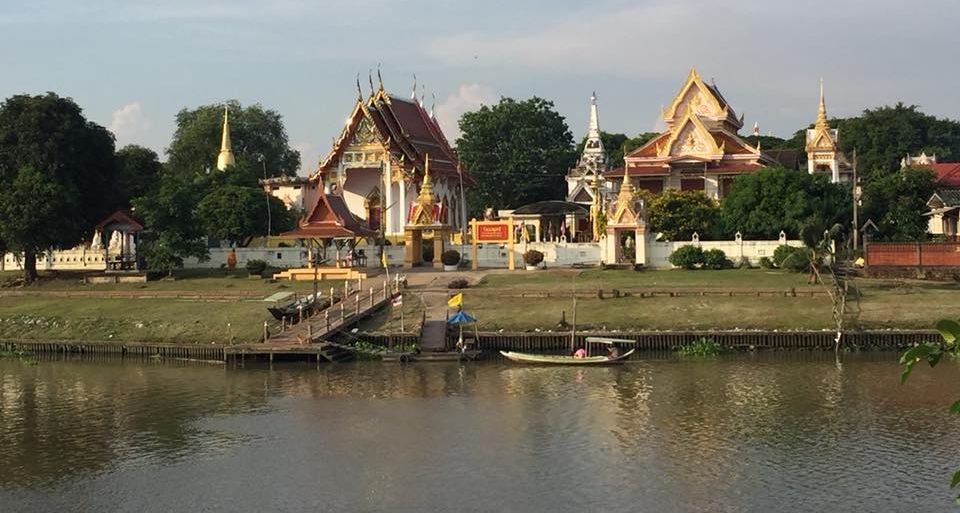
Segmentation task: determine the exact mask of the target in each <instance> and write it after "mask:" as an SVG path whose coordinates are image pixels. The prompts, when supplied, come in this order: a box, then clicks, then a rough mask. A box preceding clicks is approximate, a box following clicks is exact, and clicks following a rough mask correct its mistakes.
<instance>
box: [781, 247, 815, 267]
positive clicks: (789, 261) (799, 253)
mask: <svg viewBox="0 0 960 513" xmlns="http://www.w3.org/2000/svg"><path fill="white" fill-rule="evenodd" d="M781 247H783V246H781ZM794 249H795V250H794V251H793V252H792V253H790V255H789V256H787V258H785V259H784V260H783V262H781V263H780V268H781V269H786V270H788V271H793V272H795V273H802V272H806V271H809V270H810V250H808V249H806V248H794Z"/></svg>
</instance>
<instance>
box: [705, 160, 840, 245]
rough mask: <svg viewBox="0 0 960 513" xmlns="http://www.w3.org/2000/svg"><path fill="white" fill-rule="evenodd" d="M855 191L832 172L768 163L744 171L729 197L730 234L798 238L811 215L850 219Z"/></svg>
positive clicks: (726, 219)
mask: <svg viewBox="0 0 960 513" xmlns="http://www.w3.org/2000/svg"><path fill="white" fill-rule="evenodd" d="M851 208H852V205H851V200H850V193H849V191H847V189H846V187H845V186H843V185H840V184H832V183H830V181H829V179H828V178H827V177H826V176H821V175H810V174H808V173H805V172H803V171H797V170H791V169H785V168H783V167H768V168H763V169H760V170H758V171H756V172H754V173H749V174H744V175H740V176H738V177H737V178H736V179H735V180H734V181H733V185H732V186H731V188H730V192H728V193H727V195H726V196H725V197H724V198H723V203H722V216H723V226H724V231H725V232H726V235H728V236H729V235H732V234H733V233H735V232H738V231H739V232H740V233H741V234H742V235H743V237H744V238H749V239H776V238H777V237H779V235H780V231H781V230H783V231H784V232H786V234H787V236H788V237H791V238H796V237H798V236H799V235H800V231H801V229H802V228H803V227H804V226H806V225H807V224H810V222H811V219H820V220H822V223H823V224H827V225H830V226H832V225H834V224H842V225H844V226H846V225H849V223H850V219H852V217H851Z"/></svg>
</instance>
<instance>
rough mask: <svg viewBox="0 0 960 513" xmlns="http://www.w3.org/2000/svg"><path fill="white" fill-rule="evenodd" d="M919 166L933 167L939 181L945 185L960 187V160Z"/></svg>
mask: <svg viewBox="0 0 960 513" xmlns="http://www.w3.org/2000/svg"><path fill="white" fill-rule="evenodd" d="M918 167H925V168H929V169H932V170H933V173H934V174H935V175H936V178H937V182H939V184H940V185H942V186H944V187H960V162H943V163H938V164H927V165H925V166H918Z"/></svg>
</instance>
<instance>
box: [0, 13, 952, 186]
mask: <svg viewBox="0 0 960 513" xmlns="http://www.w3.org/2000/svg"><path fill="white" fill-rule="evenodd" d="M958 22H960V9H958V8H957V3H956V1H955V0H929V1H914V2H902V1H893V0H870V1H864V0H831V1H821V0H811V1H806V2H796V1H794V2H783V1H779V2H778V1H771V0H738V1H736V2H729V1H728V2H719V1H715V0H634V1H627V0H594V1H591V2H582V1H574V0H523V1H518V0H513V1H506V0H484V1H482V2H477V1H473V0H466V1H457V0H407V1H400V0H363V1H330V0H270V1H254V0H86V1H82V2H81V1H77V0H3V2H2V3H0V98H6V97H9V96H11V95H14V94H21V93H30V94H40V93H43V92H45V91H54V92H56V93H58V94H60V95H63V96H69V97H71V98H73V99H74V100H75V101H76V102H77V103H78V104H79V105H80V106H81V107H82V108H83V109H84V112H85V114H86V116H87V117H88V119H90V120H92V121H94V122H97V123H100V124H102V125H104V126H106V127H108V128H110V129H111V130H112V131H113V132H114V134H115V135H116V137H117V144H118V147H120V146H123V145H126V144H140V145H143V146H147V147H150V148H152V149H154V150H156V151H157V152H158V153H160V155H161V158H162V159H165V155H164V152H165V150H166V148H167V147H168V146H169V143H170V138H171V136H172V134H173V131H174V116H175V115H176V113H177V111H179V110H180V109H183V108H194V107H196V106H199V105H205V104H210V103H218V102H222V101H224V100H227V99H237V100H239V101H240V102H241V103H243V104H245V105H246V104H252V103H260V104H261V105H263V106H264V107H266V108H270V109H274V110H276V111H278V112H279V113H280V114H281V115H282V116H283V119H284V122H285V125H286V128H287V133H288V135H289V137H290V142H291V145H292V146H293V147H294V148H296V149H298V150H299V151H300V152H301V158H302V166H303V169H302V172H309V171H311V170H313V169H315V168H316V165H317V162H318V160H319V158H320V157H321V155H323V154H325V153H326V152H327V151H328V150H329V148H330V145H331V141H332V139H333V138H334V137H336V136H337V135H339V133H340V131H341V129H342V128H343V121H344V118H345V117H346V116H347V115H348V114H349V113H350V110H351V108H352V106H353V101H354V99H355V98H356V85H355V81H356V77H357V75H358V74H359V75H360V77H361V83H362V84H363V88H364V92H367V89H368V88H369V86H368V85H367V83H368V75H369V74H370V72H371V70H373V72H374V74H375V72H376V69H377V67H378V66H379V67H380V69H381V74H382V76H383V80H384V85H385V87H386V88H387V90H388V91H390V92H391V93H393V94H395V95H398V96H404V97H409V95H410V91H411V87H412V82H413V76H414V74H415V75H416V77H417V81H418V83H419V84H420V86H422V94H423V95H424V103H425V105H426V106H427V107H428V108H430V107H431V106H434V105H435V112H436V115H437V118H438V119H439V120H440V123H441V126H442V127H443V128H444V132H445V133H446V134H447V137H448V139H450V140H451V141H454V140H455V139H456V137H457V135H458V130H457V126H456V125H457V119H458V118H459V116H460V115H461V114H462V113H463V112H466V111H469V110H474V109H476V108H478V107H479V106H480V105H481V104H492V103H496V101H497V100H498V99H499V98H500V97H501V96H508V97H512V98H517V99H524V98H529V97H531V96H534V95H536V96H540V97H543V98H546V99H549V100H551V101H553V102H554V103H555V105H556V108H557V110H558V111H559V112H560V114H562V115H563V116H564V117H565V118H566V120H567V123H568V125H569V126H570V129H571V131H572V132H573V134H574V137H575V138H576V139H579V138H581V137H582V136H583V134H584V133H585V131H586V128H587V127H586V124H587V116H588V108H589V98H590V94H591V92H593V91H596V94H597V98H598V105H599V109H600V125H601V128H602V129H603V130H605V131H607V132H622V133H626V134H628V135H631V136H633V135H636V134H638V133H640V132H646V131H651V130H660V129H662V125H660V124H658V114H659V111H660V108H661V107H662V106H664V105H666V104H668V103H669V102H670V101H671V100H672V98H673V96H674V95H675V94H676V93H677V91H678V89H679V88H680V86H681V85H682V83H683V80H684V79H685V77H686V75H687V73H688V71H689V69H690V67H691V66H696V68H697V70H698V72H699V73H700V75H701V77H703V78H704V79H705V80H707V81H710V80H713V81H714V82H715V83H716V85H717V86H718V87H719V88H720V90H721V91H722V92H723V94H724V96H725V97H726V98H727V100H728V101H729V102H730V104H731V106H732V107H733V108H734V109H735V110H736V111H737V112H738V113H742V114H744V115H745V123H744V126H745V129H744V131H745V132H748V131H749V127H752V126H753V124H754V123H755V122H756V123H758V124H759V126H760V130H761V132H762V133H763V134H768V133H769V134H772V135H777V136H780V137H789V136H790V135H792V133H793V132H794V131H795V130H797V129H799V128H802V127H804V126H805V125H806V124H808V123H810V122H812V121H813V120H814V119H815V117H816V107H817V101H818V88H819V81H820V79H821V78H823V80H824V87H825V90H826V100H827V111H828V114H829V115H830V116H831V117H845V116H853V115H857V114H858V113H859V112H861V111H862V110H863V109H865V108H871V107H876V106H879V105H887V104H894V103H896V102H898V101H902V102H904V103H906V104H916V105H918V106H920V108H921V109H922V110H923V111H924V112H927V113H929V114H934V115H936V116H939V117H947V118H951V119H957V118H960V94H958V92H957V91H958V84H960V66H958V65H957V64H956V60H955V59H954V53H955V51H956V49H957V48H960V31H957V30H956V26H958ZM374 80H375V79H374ZM418 89H419V88H418ZM418 94H420V92H419V91H418ZM841 137H842V134H841ZM215 159H216V155H211V161H213V160H215Z"/></svg>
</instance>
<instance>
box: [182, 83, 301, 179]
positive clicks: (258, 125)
mask: <svg viewBox="0 0 960 513" xmlns="http://www.w3.org/2000/svg"><path fill="white" fill-rule="evenodd" d="M224 106H226V107H227V108H228V110H229V112H230V139H231V142H232V146H233V154H234V156H235V157H236V161H237V166H240V165H248V166H249V168H250V169H253V168H256V169H259V170H260V174H259V175H258V176H260V175H263V174H264V173H266V174H268V175H286V176H293V175H296V174H297V171H298V170H299V169H300V153H299V152H297V151H296V150H294V149H293V148H291V147H290V142H289V140H288V138H287V131H286V129H285V128H284V126H283V119H282V117H281V116H280V114H278V113H277V112H276V111H273V110H270V109H264V108H263V107H262V106H260V105H259V104H255V105H250V106H247V107H243V106H241V105H240V103H239V102H238V101H236V100H230V101H228V102H226V103H225V104H215V105H203V106H200V107H197V108H195V109H183V110H181V111H180V112H179V113H177V130H176V132H174V134H173V141H172V142H171V143H170V148H168V149H167V155H168V157H169V158H168V160H167V163H168V165H169V167H170V170H171V171H172V172H175V173H178V174H186V175H190V176H193V175H197V174H202V173H205V172H207V171H208V170H211V169H214V165H215V164H216V161H217V154H218V153H219V151H220V135H221V133H222V129H223V108H224Z"/></svg>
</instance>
